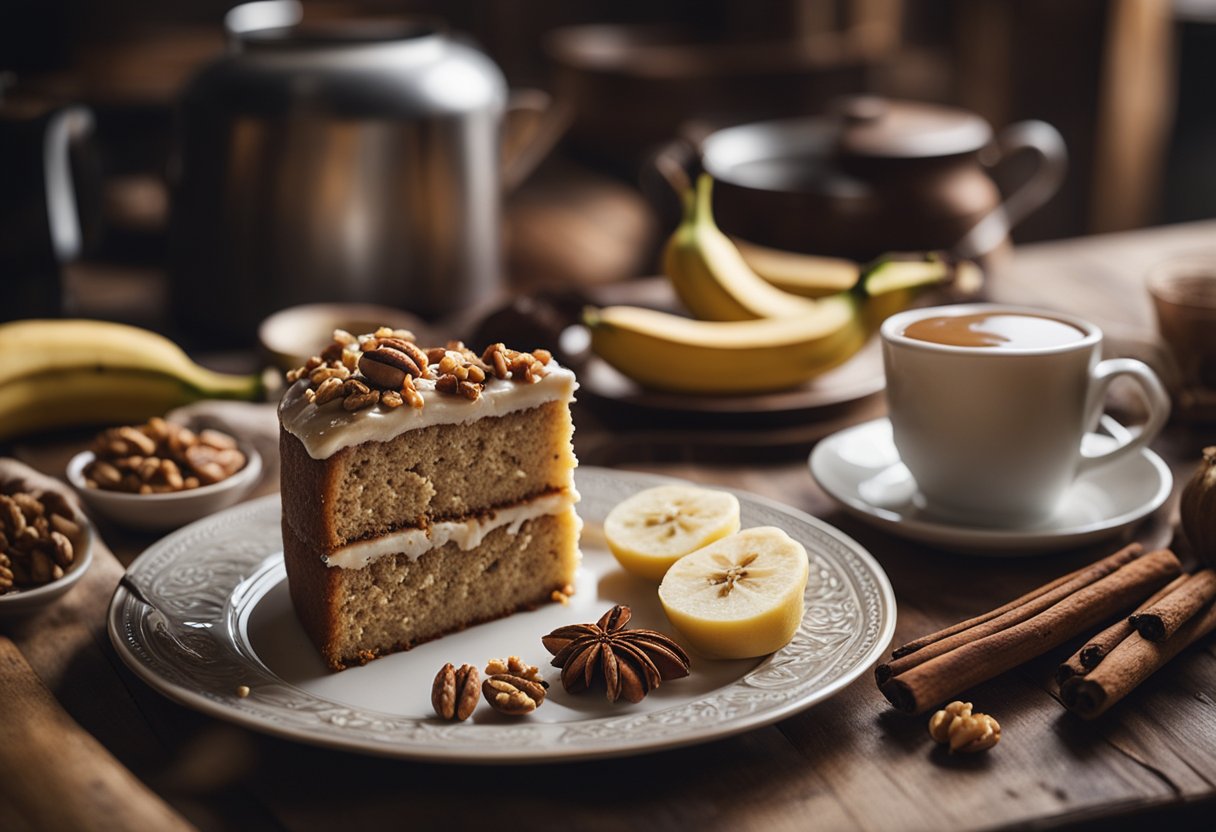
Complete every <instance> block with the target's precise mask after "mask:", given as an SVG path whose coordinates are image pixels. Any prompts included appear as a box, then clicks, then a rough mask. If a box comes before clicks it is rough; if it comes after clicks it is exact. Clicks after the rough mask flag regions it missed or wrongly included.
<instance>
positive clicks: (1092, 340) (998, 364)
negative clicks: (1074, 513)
mask: <svg viewBox="0 0 1216 832" xmlns="http://www.w3.org/2000/svg"><path fill="white" fill-rule="evenodd" d="M998 314H999V315H1002V316H1008V317H1002V318H1001V320H1002V321H1004V322H1006V323H1008V322H1009V319H1010V318H1014V319H1019V318H1024V317H1028V318H1032V319H1035V320H1033V321H1031V322H1030V326H1032V327H1035V326H1038V325H1039V324H1040V323H1042V322H1043V321H1047V322H1048V323H1047V324H1045V326H1047V327H1048V329H1052V323H1051V322H1055V323H1056V324H1059V325H1060V326H1059V327H1056V328H1055V334H1057V335H1060V338H1058V339H1056V340H1057V341H1058V342H1055V343H1051V344H1050V345H1047V346H1043V345H1036V344H1035V342H1034V339H1032V338H1031V339H1022V338H1020V337H1013V338H1011V339H1004V340H1002V339H1000V338H997V339H995V340H998V341H1001V343H1000V345H999V346H991V345H989V346H979V345H959V344H956V343H940V342H936V341H934V340H924V336H925V334H926V332H929V331H930V330H927V329H926V327H930V328H931V327H934V326H943V327H954V329H955V331H958V330H959V329H960V328H961V327H962V325H963V319H964V317H965V316H981V317H985V318H987V320H992V318H991V316H993V315H998ZM965 320H966V321H971V320H974V319H973V318H966V319H965ZM917 322H923V323H922V324H921V326H920V328H919V331H918V329H915V328H914V329H913V332H917V333H918V334H919V335H920V336H921V337H911V336H909V335H908V334H906V332H907V330H908V328H909V327H911V326H912V325H913V324H915V323H917ZM1013 323H1014V324H1019V325H1020V324H1025V323H1026V322H1025V321H1020V320H1014V321H1013ZM968 325H969V326H970V324H968ZM977 326H979V325H977ZM992 326H996V324H993V325H992ZM1068 327H1072V328H1075V330H1076V332H1075V339H1071V335H1070V334H1069V331H1068ZM980 328H981V329H986V328H988V325H987V324H984V325H982V326H980ZM881 333H882V347H883V366H884V368H885V370H886V377H887V404H888V407H889V410H890V419H891V427H892V431H893V436H894V439H895V447H896V448H897V449H898V451H899V455H900V458H901V460H902V461H903V463H904V464H905V465H906V466H907V467H908V470H909V471H910V472H911V474H912V477H913V478H914V479H915V480H916V484H917V487H918V489H919V491H920V493H921V494H922V495H923V496H924V498H925V499H926V501H927V503H928V506H929V508H931V509H932V510H933V511H935V512H938V513H941V514H944V515H947V516H951V517H953V518H955V519H957V520H959V521H961V522H966V523H969V524H973V525H995V526H1017V525H1025V524H1031V523H1035V522H1039V521H1042V520H1045V519H1046V518H1048V517H1050V516H1051V514H1052V513H1053V512H1054V511H1055V509H1056V508H1057V506H1058V505H1059V504H1060V502H1061V499H1062V498H1063V496H1064V494H1065V492H1066V491H1067V489H1068V487H1069V485H1071V484H1072V482H1073V481H1074V480H1075V479H1076V478H1077V477H1078V476H1079V475H1081V474H1083V473H1085V472H1087V471H1092V470H1094V469H1095V468H1098V467H1100V466H1103V465H1108V464H1110V463H1112V462H1114V461H1115V460H1118V459H1121V458H1124V457H1126V456H1127V455H1128V454H1132V453H1136V452H1138V451H1139V450H1140V449H1141V448H1143V447H1144V446H1145V445H1147V444H1148V443H1149V442H1151V441H1152V440H1153V439H1154V438H1155V437H1156V435H1157V434H1158V433H1159V432H1160V430H1161V428H1162V427H1163V426H1164V425H1165V422H1166V420H1167V419H1168V418H1169V411H1170V403H1169V397H1168V395H1167V394H1166V392H1165V388H1164V387H1163V386H1162V384H1161V382H1160V380H1158V378H1157V376H1156V375H1155V374H1154V373H1153V371H1152V370H1151V369H1149V368H1148V366H1147V365H1145V364H1144V363H1143V362H1140V361H1136V360H1134V359H1128V358H1114V359H1108V360H1106V361H1103V360H1101V353H1102V331H1101V330H1100V329H1098V327H1096V326H1094V325H1093V324H1091V323H1089V322H1087V321H1084V320H1082V319H1080V318H1077V317H1074V316H1071V315H1064V314H1057V313H1055V312H1048V311H1044V310H1038V309H1030V308H1026V307H1017V306H1007V305H1003V304H964V305H957V306H943V307H934V308H928V309H913V310H910V311H907V312H902V313H900V314H897V315H894V316H892V317H890V318H888V319H887V320H886V321H885V322H884V323H883V325H882V328H881ZM1070 339H1071V340H1070ZM964 340H966V339H964ZM1118 376H1128V377H1130V378H1132V379H1134V380H1135V381H1136V382H1137V383H1138V384H1139V385H1140V388H1141V390H1142V391H1143V394H1144V398H1145V401H1146V404H1147V409H1148V418H1147V420H1146V421H1145V423H1144V424H1143V425H1142V426H1140V427H1139V428H1136V429H1132V430H1130V431H1124V432H1119V433H1121V437H1120V441H1119V442H1118V444H1117V445H1116V446H1115V447H1113V448H1110V449H1108V450H1105V451H1104V452H1103V453H1100V454H1096V455H1090V454H1087V453H1084V452H1083V451H1082V439H1083V437H1084V436H1085V434H1086V433H1087V432H1091V431H1093V430H1094V429H1095V428H1096V426H1097V424H1098V421H1099V419H1100V418H1101V416H1102V412H1103V406H1104V401H1105V394H1106V390H1107V387H1109V385H1110V383H1111V381H1112V380H1113V379H1115V378H1116V377H1118Z"/></svg>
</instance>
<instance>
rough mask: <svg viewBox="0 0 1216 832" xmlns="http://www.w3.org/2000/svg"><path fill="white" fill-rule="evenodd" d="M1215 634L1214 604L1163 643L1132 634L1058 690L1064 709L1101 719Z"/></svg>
mask: <svg viewBox="0 0 1216 832" xmlns="http://www.w3.org/2000/svg"><path fill="white" fill-rule="evenodd" d="M1213 630H1216V604H1209V605H1208V606H1207V607H1205V608H1204V609H1203V610H1201V611H1200V612H1199V613H1198V614H1197V615H1193V616H1191V618H1190V620H1189V621H1187V622H1186V623H1185V624H1183V625H1182V626H1181V627H1179V628H1178V629H1177V630H1176V631H1175V632H1174V634H1173V635H1172V636H1170V637H1169V638H1168V639H1166V640H1165V641H1149V640H1148V639H1146V638H1144V636H1142V635H1140V633H1138V632H1136V633H1132V634H1131V635H1130V636H1128V637H1127V638H1126V639H1124V640H1123V641H1122V642H1121V643H1120V644H1119V646H1118V647H1116V648H1115V649H1114V650H1111V651H1110V655H1108V656H1107V657H1106V658H1105V659H1103V660H1102V662H1101V663H1100V664H1099V665H1098V666H1097V667H1095V668H1094V669H1093V670H1091V671H1090V672H1089V674H1088V675H1085V676H1077V677H1075V678H1072V679H1069V680H1068V681H1067V682H1065V683H1064V685H1063V687H1061V688H1060V699H1062V700H1063V702H1064V705H1065V707H1067V708H1068V709H1069V710H1070V711H1072V712H1073V713H1075V714H1078V715H1080V716H1082V717H1084V718H1085V719H1093V718H1095V717H1097V716H1101V715H1102V714H1103V713H1105V712H1106V711H1107V709H1109V708H1110V707H1111V706H1112V705H1114V704H1115V703H1116V702H1118V701H1119V700H1120V699H1122V698H1123V697H1125V696H1127V695H1128V694H1129V693H1131V692H1132V691H1133V690H1135V689H1136V686H1137V685H1139V684H1140V683H1141V682H1143V681H1144V680H1145V679H1147V678H1148V677H1149V676H1151V675H1153V673H1155V672H1156V671H1157V670H1158V669H1160V668H1161V667H1162V665H1164V664H1165V663H1166V662H1168V661H1169V660H1170V659H1172V658H1174V656H1176V655H1178V653H1180V652H1181V651H1182V650H1183V649H1185V648H1186V647H1188V646H1190V645H1191V644H1193V643H1195V642H1196V641H1198V640H1199V639H1201V638H1203V637H1204V636H1206V635H1207V634H1208V633H1210V632H1212V631H1213Z"/></svg>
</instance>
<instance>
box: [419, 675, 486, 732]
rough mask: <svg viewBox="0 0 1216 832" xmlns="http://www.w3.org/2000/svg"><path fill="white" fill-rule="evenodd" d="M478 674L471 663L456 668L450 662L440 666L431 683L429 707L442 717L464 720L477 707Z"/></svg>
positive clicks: (458, 720)
mask: <svg viewBox="0 0 1216 832" xmlns="http://www.w3.org/2000/svg"><path fill="white" fill-rule="evenodd" d="M478 681H479V675H478V673H477V668H475V667H473V665H471V664H462V665H461V666H460V669H459V670H457V669H456V668H454V667H453V666H452V663H451V662H448V663H447V664H445V665H444V666H443V667H442V668H440V670H439V673H438V675H436V676H435V682H434V684H433V685H431V707H433V708H434V709H435V713H437V714H439V716H441V717H443V718H444V719H454V720H456V721H457V722H464V721H465V720H466V719H468V718H469V717H470V716H471V715H472V713H473V709H474V708H476V707H477V689H478V684H477V683H478Z"/></svg>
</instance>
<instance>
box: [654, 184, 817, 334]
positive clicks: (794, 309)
mask: <svg viewBox="0 0 1216 832" xmlns="http://www.w3.org/2000/svg"><path fill="white" fill-rule="evenodd" d="M712 193H713V179H712V178H710V177H709V176H708V175H706V174H702V175H701V176H700V178H698V179H697V188H696V192H695V193H694V192H693V191H691V190H689V191H686V192H685V193H684V197H683V198H684V219H683V220H682V221H681V222H680V225H679V227H678V228H676V230H675V233H674V234H672V235H671V239H670V240H668V241H667V246H666V248H665V249H664V252H663V271H664V272H665V273H666V274H667V277H668V279H669V280H671V284H672V286H674V287H675V290H676V294H677V295H679V297H680V300H681V301H683V302H684V305H685V306H687V307H688V310H689V311H690V312H692V314H693V317H696V318H700V319H701V320H704V321H747V320H752V319H754V318H785V317H804V316H807V315H813V314H814V313H815V308H816V305H817V301H813V300H809V299H807V298H803V297H798V296H796V295H791V294H789V293H788V292H783V291H781V290H780V289H778V288H777V287H775V286H773V285H772V284H770V283H767V282H765V281H764V280H763V279H762V278H761V277H760V276H759V275H757V274H756V273H755V272H754V271H752V270H751V268H750V267H748V265H747V263H745V262H744V261H743V256H742V255H741V254H739V249H738V248H737V247H736V246H735V244H734V243H732V242H731V241H730V238H728V237H727V236H726V235H725V234H723V233H722V232H721V231H719V230H718V226H717V225H715V224H714V217H713V207H712Z"/></svg>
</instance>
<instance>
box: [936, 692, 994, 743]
mask: <svg viewBox="0 0 1216 832" xmlns="http://www.w3.org/2000/svg"><path fill="white" fill-rule="evenodd" d="M929 736H931V737H933V739H934V740H935V741H936V742H939V743H948V744H949V745H950V752H951V753H959V754H974V753H975V752H977V751H987V750H988V749H989V748H992V746H994V745H996V744H997V743H998V742H1000V741H1001V726H1000V723H998V722H997V721H996V720H995V719H993V718H992V717H990V716H989V715H988V714H976V713H972V705H971V703H970V702H957V701H956V702H951V703H950V704H949V705H947V706H946V707H945V708H943V709H942V710H940V711H938V712H937V713H935V714H934V715H933V716H932V717H930V718H929Z"/></svg>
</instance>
